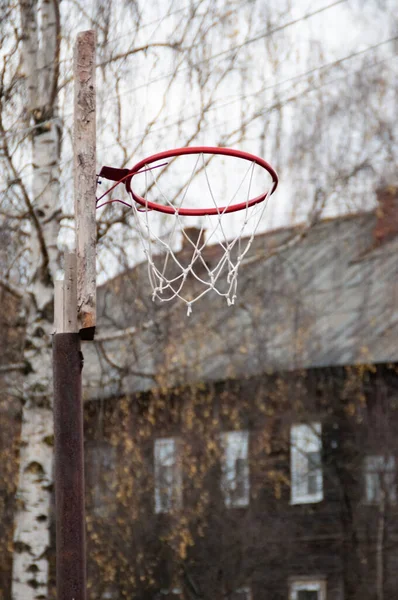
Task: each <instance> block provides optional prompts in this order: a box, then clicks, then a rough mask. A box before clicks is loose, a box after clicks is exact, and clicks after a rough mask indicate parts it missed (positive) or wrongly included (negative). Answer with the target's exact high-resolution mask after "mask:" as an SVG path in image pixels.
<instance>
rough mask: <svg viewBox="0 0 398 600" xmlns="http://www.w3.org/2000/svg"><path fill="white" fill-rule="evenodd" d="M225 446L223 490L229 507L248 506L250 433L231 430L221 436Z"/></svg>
mask: <svg viewBox="0 0 398 600" xmlns="http://www.w3.org/2000/svg"><path fill="white" fill-rule="evenodd" d="M221 441H222V446H223V461H222V490H223V493H224V498H225V504H226V506H228V507H233V506H247V505H248V504H249V497H250V481H249V460H248V458H249V457H248V451H249V433H248V432H247V431H231V432H228V433H223V434H222V436H221Z"/></svg>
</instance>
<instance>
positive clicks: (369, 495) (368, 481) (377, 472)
mask: <svg viewBox="0 0 398 600" xmlns="http://www.w3.org/2000/svg"><path fill="white" fill-rule="evenodd" d="M382 492H383V493H384V494H385V498H386V501H387V502H390V503H391V504H394V503H396V501H397V492H396V480H395V458H394V457H393V456H383V455H379V456H367V457H366V458H365V494H366V501H367V502H369V503H379V502H381V499H382Z"/></svg>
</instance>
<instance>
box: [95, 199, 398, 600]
mask: <svg viewBox="0 0 398 600" xmlns="http://www.w3.org/2000/svg"><path fill="white" fill-rule="evenodd" d="M379 202H380V206H379V209H380V210H379V211H378V212H377V213H376V214H375V213H364V214H360V215H352V216H351V215H350V216H347V217H343V218H338V219H332V220H326V221H322V222H320V223H318V224H317V225H316V226H314V227H313V228H312V229H311V230H310V231H309V232H308V234H307V235H306V237H305V238H303V237H301V236H300V229H298V228H297V229H286V230H279V231H276V232H271V233H268V234H265V235H261V236H258V237H257V238H256V240H255V244H254V248H253V253H254V256H255V257H256V259H255V260H252V261H251V262H250V264H248V265H247V267H246V268H244V270H242V272H241V274H240V295H239V299H238V303H237V305H236V306H235V307H232V308H228V307H226V306H224V305H222V304H221V302H218V301H217V300H214V299H213V298H210V297H209V296H208V297H206V299H204V300H203V303H202V304H201V305H200V306H199V305H198V308H197V309H195V311H194V312H193V314H192V315H191V317H189V319H188V318H185V315H181V314H180V312H179V308H176V307H175V306H173V307H171V308H170V307H169V308H164V307H157V306H156V305H153V304H151V300H150V296H149V294H148V297H147V296H146V294H147V289H145V288H146V284H145V278H144V267H140V266H139V267H136V268H135V269H134V270H133V271H132V272H130V273H124V274H123V275H121V276H119V277H117V278H116V279H114V280H113V281H112V282H109V283H108V284H107V285H106V286H104V287H103V288H102V289H101V290H100V295H99V299H100V307H101V311H102V317H101V327H102V330H101V334H100V335H99V336H98V342H97V346H96V350H95V351H96V355H94V352H93V350H91V354H89V355H88V360H87V361H86V362H87V363H88V364H87V366H88V368H87V371H86V372H87V373H88V378H87V386H86V395H87V411H86V421H87V476H88V480H87V481H88V531H89V557H90V559H89V574H90V577H89V581H90V585H91V586H92V596H90V597H92V598H100V597H103V598H114V599H116V598H129V597H134V596H139V597H142V598H148V599H149V598H155V597H156V598H165V597H166V596H167V597H168V598H170V599H173V600H174V599H177V598H192V599H194V598H204V599H209V600H210V599H211V600H215V599H217V598H220V599H221V598H223V599H226V598H228V599H229V598H233V599H234V600H238V599H239V600H246V599H249V598H250V599H253V600H257V599H264V600H268V599H269V598H272V600H279V599H280V600H282V599H283V598H286V599H290V600H342V599H345V600H354V599H355V600H357V599H358V600H359V599H361V600H368V599H369V600H371V599H372V600H373V599H374V600H376V599H377V600H382V599H385V598H391V597H393V596H394V594H395V590H396V588H397V584H398V579H397V577H396V572H397V564H398V548H397V546H396V544H397V542H398V530H397V528H396V516H397V489H396V464H397V460H398V443H397V441H396V439H397V435H396V433H397V427H398V423H397V410H398V404H397V403H398V393H397V386H398V378H397V360H398V342H397V339H398V338H397V333H398V318H397V317H398V308H397V306H398V305H397V299H398V294H397V292H398V278H397V272H398V263H397V261H396V257H395V254H396V250H397V248H398V237H396V233H397V232H398V226H397V219H396V217H397V215H398V208H397V206H398V205H397V196H396V192H395V191H394V190H387V191H384V192H383V193H380V195H379ZM394 211H395V212H394ZM295 237H296V239H297V243H288V244H286V242H287V241H290V240H292V239H294V238H295ZM281 244H284V245H285V246H284V247H285V250H282V251H279V252H276V253H275V252H274V249H275V248H276V247H278V246H280V245H281ZM181 252H182V253H183V252H184V249H182V250H181ZM214 253H215V250H213V249H211V250H210V251H209V254H208V256H207V258H206V260H208V261H209V262H210V263H211V260H212V258H214V256H215V254H214ZM182 310H184V309H182Z"/></svg>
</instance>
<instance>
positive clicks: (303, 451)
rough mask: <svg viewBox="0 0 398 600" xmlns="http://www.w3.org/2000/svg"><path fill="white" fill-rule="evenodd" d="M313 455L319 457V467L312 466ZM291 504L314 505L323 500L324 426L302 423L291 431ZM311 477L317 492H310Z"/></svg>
mask: <svg viewBox="0 0 398 600" xmlns="http://www.w3.org/2000/svg"><path fill="white" fill-rule="evenodd" d="M311 454H318V455H319V466H318V467H314V466H311V465H310V463H311V458H310V455H311ZM290 476H291V500H290V501H291V504H312V503H315V502H322V500H323V469H322V425H321V423H315V422H314V423H306V424H304V423H301V424H297V425H293V426H292V427H291V430H290ZM310 477H311V478H312V480H313V481H314V480H315V484H316V485H315V487H316V489H315V491H314V492H311V491H309V489H308V488H309V484H310Z"/></svg>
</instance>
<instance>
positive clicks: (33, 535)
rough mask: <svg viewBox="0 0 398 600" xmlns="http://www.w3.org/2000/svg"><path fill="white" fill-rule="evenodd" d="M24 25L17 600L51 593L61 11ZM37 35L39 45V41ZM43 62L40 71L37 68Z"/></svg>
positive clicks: (49, 7)
mask: <svg viewBox="0 0 398 600" xmlns="http://www.w3.org/2000/svg"><path fill="white" fill-rule="evenodd" d="M20 7H21V15H22V16H21V22H22V24H23V25H24V27H25V33H26V35H25V38H24V46H23V51H24V64H25V73H26V77H27V87H28V90H29V114H30V115H31V118H32V119H34V121H35V124H37V123H40V122H41V121H44V124H43V127H39V128H36V129H35V130H34V135H33V142H32V163H33V183H32V204H33V206H34V212H35V219H36V223H33V224H32V234H33V235H32V237H33V243H32V245H31V260H32V273H33V275H32V280H31V284H30V286H29V291H30V296H29V298H30V302H29V306H28V307H27V328H26V343H25V360H26V361H27V362H28V363H29V365H30V367H31V372H30V374H29V375H28V376H26V377H25V379H24V406H23V413H22V429H21V451H20V466H19V482H18V491H17V503H16V504H17V509H16V514H15V530H14V560H13V579H12V599H13V600H38V599H39V598H40V600H45V599H46V598H47V597H48V573H49V563H48V549H49V545H50V536H49V524H50V523H49V521H50V502H51V494H52V484H53V472H52V462H53V414H52V367H51V333H52V330H53V318H52V306H53V280H54V277H55V272H56V269H57V264H58V259H59V252H58V248H57V237H58V232H59V217H60V208H59V133H60V132H59V127H58V125H57V124H56V123H55V122H54V121H52V122H50V123H48V119H49V118H50V119H53V117H54V116H55V107H54V105H53V104H54V98H52V97H51V96H53V93H52V90H53V78H54V72H55V71H54V65H55V64H56V61H57V60H58V57H57V36H58V32H57V23H56V17H57V14H56V12H55V10H54V3H53V2H46V1H43V2H42V3H41V21H40V24H41V28H40V32H38V29H37V23H36V15H37V8H38V6H37V0H23V1H21V5H20ZM39 36H40V44H39ZM37 67H39V69H38V68H37Z"/></svg>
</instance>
